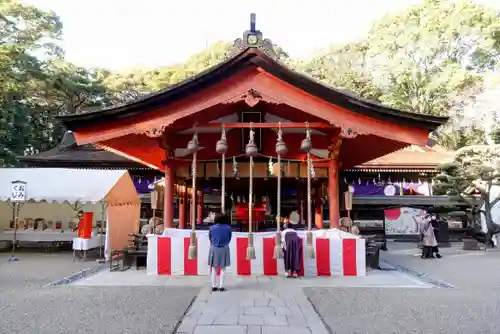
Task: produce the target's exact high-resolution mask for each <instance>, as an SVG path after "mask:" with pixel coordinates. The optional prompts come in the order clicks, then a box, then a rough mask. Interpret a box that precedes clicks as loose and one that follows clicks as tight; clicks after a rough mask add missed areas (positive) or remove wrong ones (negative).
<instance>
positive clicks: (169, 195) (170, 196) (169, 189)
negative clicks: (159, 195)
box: [163, 156, 175, 227]
mask: <svg viewBox="0 0 500 334" xmlns="http://www.w3.org/2000/svg"><path fill="white" fill-rule="evenodd" d="M174 182H175V178H174V166H173V161H172V160H170V159H169V158H168V156H167V158H165V191H164V196H165V198H164V201H163V202H164V203H163V224H164V226H165V227H173V226H174Z"/></svg>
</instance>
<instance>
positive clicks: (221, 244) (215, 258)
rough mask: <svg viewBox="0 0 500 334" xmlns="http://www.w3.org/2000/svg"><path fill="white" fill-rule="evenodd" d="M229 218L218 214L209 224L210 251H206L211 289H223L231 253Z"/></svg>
mask: <svg viewBox="0 0 500 334" xmlns="http://www.w3.org/2000/svg"><path fill="white" fill-rule="evenodd" d="M230 223H231V220H230V218H229V217H228V216H227V215H222V214H221V215H218V216H216V217H215V219H214V225H212V226H210V230H209V231H208V238H209V239H210V251H209V253H208V265H209V266H210V270H211V273H210V276H211V280H212V291H217V290H218V291H224V277H225V274H226V268H227V267H229V266H230V265H231V254H230V252H229V243H230V242H231V237H232V234H233V233H232V231H231V226H230ZM218 268H220V281H219V287H217V282H216V280H217V269H218Z"/></svg>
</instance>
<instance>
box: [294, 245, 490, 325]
mask: <svg viewBox="0 0 500 334" xmlns="http://www.w3.org/2000/svg"><path fill="white" fill-rule="evenodd" d="M460 246H461V245H460V244H458V245H454V247H452V248H447V249H442V254H443V255H444V257H443V258H442V259H439V260H438V259H435V260H422V259H420V258H419V257H418V256H415V255H418V250H416V249H415V245H414V244H404V243H391V244H390V245H389V251H388V252H384V253H383V254H382V259H383V260H385V261H387V262H388V263H391V264H397V265H402V266H404V267H406V268H408V269H411V270H413V271H415V272H419V273H423V274H427V275H428V276H429V277H432V278H433V279H436V280H440V281H444V282H447V283H450V284H453V285H455V286H456V288H432V289H400V288H392V289H359V288H346V289H338V288H335V289H331V288H307V289H304V291H305V293H306V295H307V296H308V298H309V299H310V300H311V302H312V303H313V305H314V306H315V308H316V310H317V311H318V312H319V313H320V315H321V316H322V317H323V319H324V321H325V323H326V324H327V325H328V326H329V327H330V329H331V331H332V332H333V333H426V334H430V333H453V334H457V333H467V334H471V333H500V317H498V314H499V313H500V289H499V287H500V285H499V282H500V275H499V274H500V258H499V257H500V252H498V251H496V250H493V251H488V252H486V253H485V252H484V251H481V252H465V251H461V250H460V249H459V247H460Z"/></svg>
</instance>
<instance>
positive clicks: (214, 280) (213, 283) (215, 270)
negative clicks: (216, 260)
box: [210, 267, 217, 288]
mask: <svg viewBox="0 0 500 334" xmlns="http://www.w3.org/2000/svg"><path fill="white" fill-rule="evenodd" d="M210 278H211V280H212V288H216V287H217V285H216V284H217V281H216V280H217V268H215V267H212V272H211V273H210Z"/></svg>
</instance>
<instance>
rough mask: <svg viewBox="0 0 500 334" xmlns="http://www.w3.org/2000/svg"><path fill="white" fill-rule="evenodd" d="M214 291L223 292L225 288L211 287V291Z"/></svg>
mask: <svg viewBox="0 0 500 334" xmlns="http://www.w3.org/2000/svg"><path fill="white" fill-rule="evenodd" d="M215 291H220V292H224V291H226V289H225V288H212V292H215Z"/></svg>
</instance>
